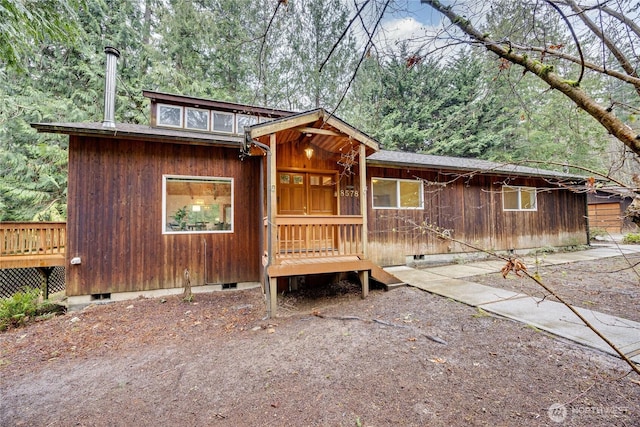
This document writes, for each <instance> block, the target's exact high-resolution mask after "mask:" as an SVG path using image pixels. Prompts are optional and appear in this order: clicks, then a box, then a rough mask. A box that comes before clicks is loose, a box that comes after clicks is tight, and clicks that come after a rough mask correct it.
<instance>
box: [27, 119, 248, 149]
mask: <svg viewBox="0 0 640 427" xmlns="http://www.w3.org/2000/svg"><path fill="white" fill-rule="evenodd" d="M31 126H32V127H33V128H35V129H36V130H37V131H38V132H45V133H60V134H66V135H81V136H93V137H101V138H116V137H117V138H127V139H133V140H145V141H159V142H171V143H183V144H201V145H218V146H222V147H232V148H240V147H241V146H242V142H243V140H244V138H243V136H242V135H229V134H220V133H211V132H206V133H205V132H191V131H187V130H184V129H167V128H154V127H151V126H147V125H136V124H129V123H116V125H115V128H107V127H103V126H102V123H32V124H31Z"/></svg>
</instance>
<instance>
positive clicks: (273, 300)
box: [268, 133, 278, 318]
mask: <svg viewBox="0 0 640 427" xmlns="http://www.w3.org/2000/svg"><path fill="white" fill-rule="evenodd" d="M276 145H277V144H276V134H275V133H272V134H271V135H269V148H271V164H270V167H269V171H270V173H271V180H270V181H271V188H270V189H269V191H268V197H269V198H270V200H271V203H270V206H271V212H270V217H271V224H268V232H269V233H271V247H270V248H269V255H270V257H271V259H270V260H269V266H272V265H274V264H275V261H276V250H277V247H278V228H277V226H276V215H277V213H278V205H277V202H278V197H277V194H276V182H277V181H276V179H277V178H278V173H277V169H276V151H277V150H276ZM277 309H278V279H277V278H276V277H271V275H269V312H270V313H271V317H272V318H273V317H276V311H277Z"/></svg>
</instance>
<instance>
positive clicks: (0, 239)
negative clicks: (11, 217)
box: [0, 222, 67, 257]
mask: <svg viewBox="0 0 640 427" xmlns="http://www.w3.org/2000/svg"><path fill="white" fill-rule="evenodd" d="M66 243H67V224H66V223H64V222H2V223H0V257H9V256H33V255H57V254H64V251H65V246H66Z"/></svg>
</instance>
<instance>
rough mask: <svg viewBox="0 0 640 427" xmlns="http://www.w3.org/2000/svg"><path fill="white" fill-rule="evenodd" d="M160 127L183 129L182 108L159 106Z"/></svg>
mask: <svg viewBox="0 0 640 427" xmlns="http://www.w3.org/2000/svg"><path fill="white" fill-rule="evenodd" d="M157 121H158V126H169V127H176V128H181V127H182V107H179V106H176V105H166V104H158V117H157Z"/></svg>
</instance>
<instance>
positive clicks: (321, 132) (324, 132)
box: [295, 126, 348, 138]
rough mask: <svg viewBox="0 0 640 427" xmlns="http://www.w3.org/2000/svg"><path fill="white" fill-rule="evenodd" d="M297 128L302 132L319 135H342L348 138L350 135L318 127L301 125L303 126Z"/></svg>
mask: <svg viewBox="0 0 640 427" xmlns="http://www.w3.org/2000/svg"><path fill="white" fill-rule="evenodd" d="M295 130H297V131H298V132H300V133H313V134H317V135H328V136H341V137H345V138H348V136H347V135H345V134H343V133H338V132H334V131H332V130H329V129H318V128H311V127H308V126H301V127H297V128H295Z"/></svg>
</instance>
